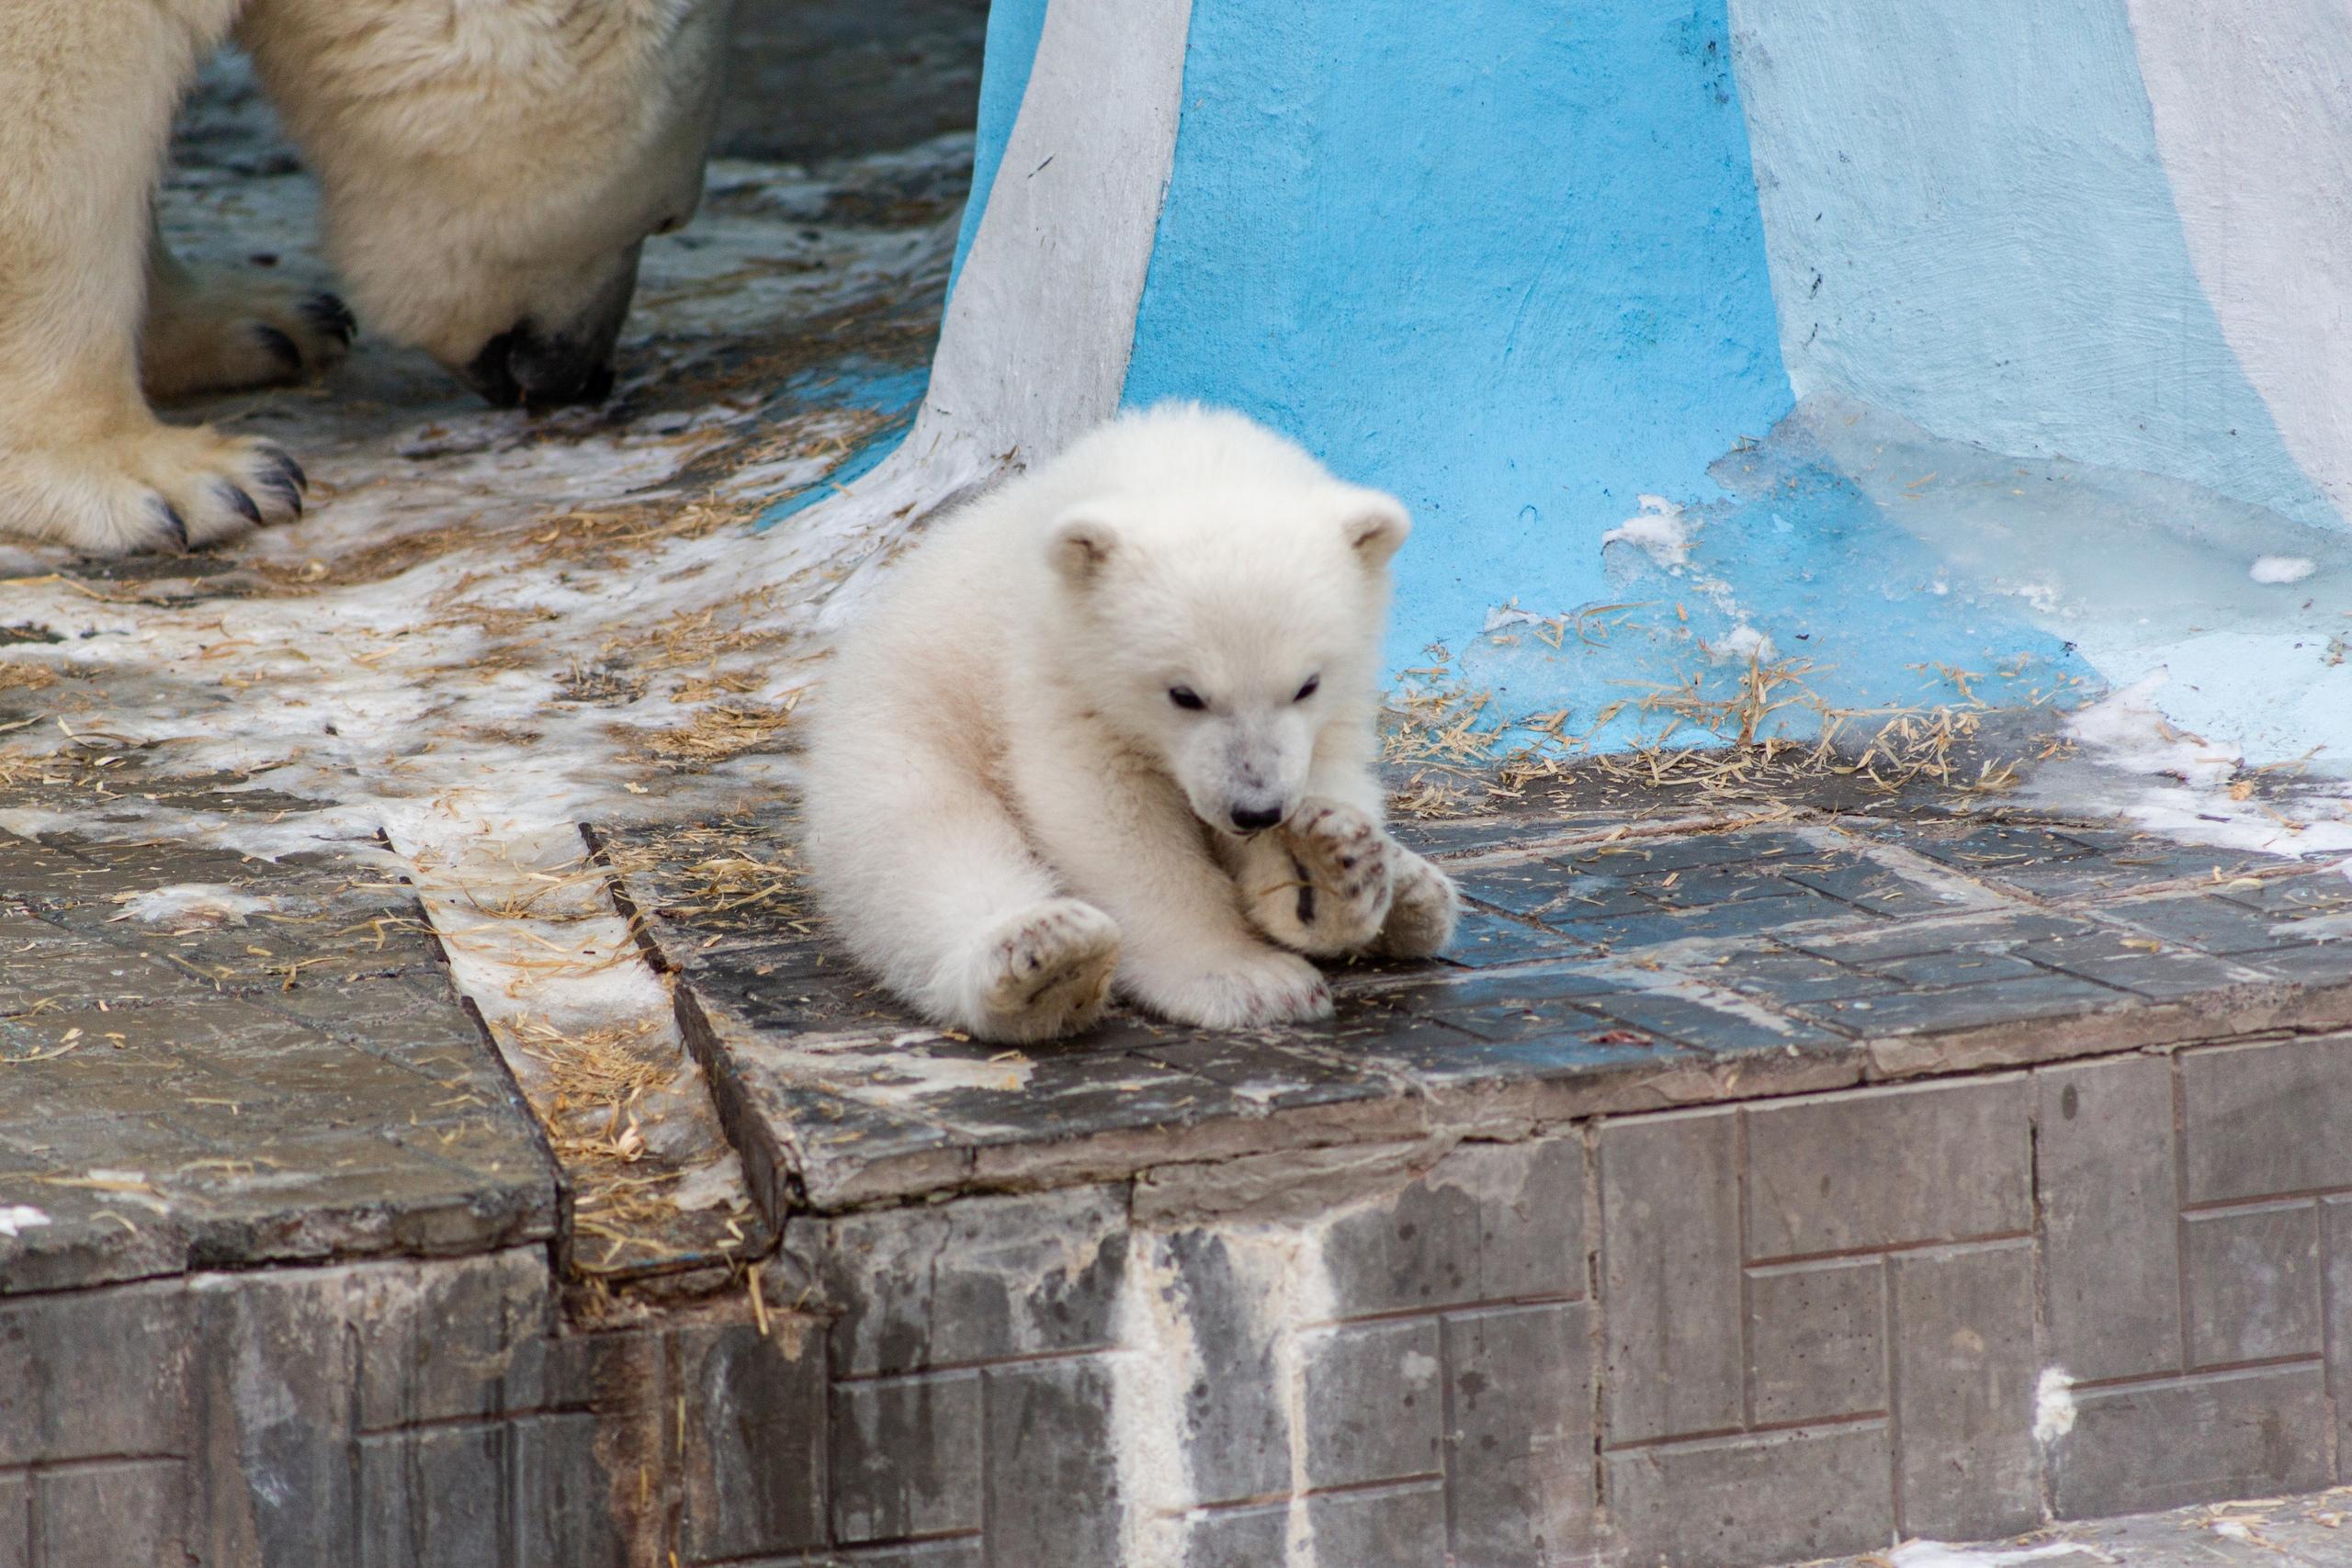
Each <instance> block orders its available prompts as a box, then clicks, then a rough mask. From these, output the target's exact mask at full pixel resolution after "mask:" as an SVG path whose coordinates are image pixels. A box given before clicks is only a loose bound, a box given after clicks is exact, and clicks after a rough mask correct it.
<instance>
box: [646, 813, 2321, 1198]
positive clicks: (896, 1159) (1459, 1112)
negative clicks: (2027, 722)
mask: <svg viewBox="0 0 2352 1568" xmlns="http://www.w3.org/2000/svg"><path fill="white" fill-rule="evenodd" d="M1792 804H1798V803H1792ZM1706 826H1707V825H1706V824H1705V823H1703V822H1700V821H1686V822H1684V823H1682V824H1680V825H1679V826H1678V825H1677V824H1675V823H1673V822H1671V821H1667V822H1659V821H1655V820H1654V821H1650V822H1646V823H1643V824H1640V825H1638V826H1636V827H1635V828H1634V829H1630V830H1629V829H1628V827H1627V826H1626V825H1625V823H1624V820H1623V818H1622V817H1609V816H1598V815H1588V814H1581V813H1578V812H1577V811H1576V810H1575V809H1574V808H1573V805H1572V801H1571V800H1570V799H1568V798H1555V799H1554V800H1552V801H1551V802H1549V803H1544V802H1538V803H1537V804H1536V805H1534V806H1533V807H1530V808H1524V809H1521V810H1519V811H1517V812H1514V813H1511V814H1510V815H1508V816H1500V817H1495V818H1485V819H1473V820H1468V821H1452V822H1434V823H1430V824H1426V825H1414V824H1407V825H1405V826H1404V827H1403V828H1402V829H1400V831H1401V834H1402V836H1403V837H1405V838H1406V839H1407V840H1408V841H1411V842H1413V843H1414V844H1415V845H1416V847H1418V848H1420V849H1422V850H1423V851H1425V852H1430V853H1431V854H1434V855H1438V856H1440V857H1441V858H1442V859H1443V860H1444V861H1445V863H1447V864H1448V866H1449V867H1450V868H1451V869H1452V870H1453V872H1454V873H1455V874H1456V875H1457V876H1458V877H1459V879H1460V881H1461V885H1462V887H1463V891H1464V894H1465V896H1466V897H1468V899H1469V900H1470V908H1469V912H1468V914H1467V916H1466V918H1465V919H1464V922H1463V928H1462V934H1461V938H1460V940H1459V942H1457V944H1456V947H1455V949H1454V951H1453V952H1452V953H1449V954H1447V955H1446V959H1445V961H1444V962H1443V963H1442V964H1430V965H1400V966H1382V965H1376V964H1366V965H1363V966H1359V967H1356V968H1353V969H1351V970H1349V971H1347V972H1345V973H1343V974H1342V975H1340V976H1339V980H1338V985H1337V987H1336V989H1337V992H1338V995H1339V998H1340V1010H1339V1015H1338V1017H1337V1018H1336V1019H1335V1020H1333V1021H1331V1022H1329V1024H1325V1025H1319V1026H1316V1027H1313V1028H1306V1029H1288V1030H1276V1031H1266V1032H1251V1033H1232V1034H1215V1033H1205V1032H1199V1031H1190V1030H1179V1029H1174V1028H1170V1027H1169V1026H1166V1025H1164V1024H1160V1023H1159V1022H1157V1021H1152V1020H1150V1019H1148V1018H1144V1017H1141V1016H1137V1015H1135V1014H1132V1013H1127V1014H1122V1015H1117V1016H1115V1017H1114V1020H1113V1021H1110V1022H1108V1023H1106V1024H1105V1025H1103V1027H1101V1028H1099V1029H1097V1030H1096V1031H1095V1032H1093V1033H1091V1035H1089V1036H1087V1037H1086V1038H1084V1039H1082V1040H1080V1041H1076V1042H1073V1043H1068V1044H1065V1045H1057V1046H1054V1047H1049V1048H1046V1049H1042V1050H1037V1051H1033V1052H1027V1053H1023V1052H1007V1051H999V1050H995V1049H992V1048H989V1047H986V1046H983V1045H979V1044H977V1043H970V1042H966V1041H962V1040H958V1039H955V1038H950V1037H946V1036H943V1035H941V1034H940V1033H938V1032H935V1031H930V1030H926V1029H923V1028H922V1026H921V1025H920V1023H919V1021H915V1020H913V1019H911V1018H910V1017H908V1016H906V1015H905V1014H903V1013H902V1012H900V1011H899V1010H897V1009H896V1008H895V1007H893V1006H892V1005H891V1004H890V1003H889V1002H888V999H887V998H883V997H882V996H880V995H879V994H878V993H877V992H876V990H875V988H874V987H872V986H871V984H870V983H868V982H867V981H866V980H865V977H864V976H861V975H860V974H858V973H857V971H856V970H855V969H854V967H853V966H852V965H850V964H848V963H846V962H845V960H844V959H843V957H842V955H841V954H840V953H838V952H835V951H833V950H831V948H830V947H829V946H828V945H827V943H826V942H825V940H824V938H823V936H822V934H821V932H820V931H819V929H818V927H817V925H816V923H815V921H814V919H813V917H812V916H811V914H810V912H809V910H808V908H806V906H805V903H804V902H803V900H802V898H801V897H800V895H799V893H798V891H797V887H796V886H795V885H794V884H793V881H792V872H791V869H790V868H791V865H792V862H793V851H792V845H791V830H790V827H789V824H788V823H786V822H784V821H781V820H779V819H777V818H774V817H766V818H760V819H755V820H744V821H736V822H721V823H716V824H708V825H705V826H702V827H699V828H695V829H689V830H688V831H687V832H686V833H685V834H684V836H683V837H682V838H680V839H679V840H676V844H675V847H672V845H671V842H670V840H668V838H667V837H666V836H665V835H664V834H663V833H662V831H660V830H653V831H650V832H645V833H621V834H616V835H614V836H612V838H611V840H610V841H611V844H612V845H613V847H614V849H615V851H616V852H617V853H618V854H619V855H620V856H621V858H622V859H623V861H624V862H625V863H628V864H630V865H632V866H634V867H636V868H637V869H636V870H634V871H633V872H632V874H629V875H628V876H626V877H624V879H623V881H624V885H625V886H626V888H627V896H628V897H630V898H632V899H633V900H634V901H635V902H636V904H637V905H638V907H639V908H641V909H642V910H644V911H645V912H646V914H647V915H648V917H649V919H647V921H646V924H645V927H644V931H645V934H646V939H647V941H648V943H649V953H650V954H651V955H652V957H653V958H654V960H655V962H656V963H657V964H661V965H662V966H663V967H664V968H666V969H669V970H671V971H673V972H675V973H678V974H680V975H682V976H683V977H684V980H685V986H684V988H683V989H682V990H681V992H680V996H681V998H683V999H682V1002H681V1007H682V1009H683V1010H685V1011H686V1013H687V1015H688V1018H687V1030H688V1035H689V1039H690V1040H694V1041H697V1042H699V1043H700V1045H701V1048H702V1051H703V1055H704V1059H705V1062H706V1065H707V1066H708V1068H709V1069H710V1071H711V1072H712V1073H713V1074H714V1076H715V1081H716V1082H717V1083H718V1086H719V1092H720V1095H721V1098H722V1103H723V1104H725V1105H726V1107H727V1113H728V1115H729V1118H730V1125H732V1126H734V1127H736V1128H737V1129H738V1131H739V1134H740V1135H741V1138H742V1140H743V1141H744V1143H745V1145H746V1146H747V1150H749V1151H751V1152H752V1154H753V1158H754V1161H755V1164H756V1165H757V1166H758V1168H761V1169H763V1170H765V1171H767V1172H769V1173H770V1175H769V1179H770V1180H771V1181H772V1182H774V1183H776V1184H777V1185H775V1186H773V1187H772V1188H771V1190H770V1191H769V1192H768V1194H767V1199H766V1201H767V1203H768V1205H769V1206H770V1208H771V1211H772V1212H780V1211H782V1210H784V1209H786V1208H788V1207H790V1206H793V1205H795V1204H797V1203H810V1204H814V1205H816V1206H817V1207H820V1208H831V1207H835V1206H838V1205H840V1204H842V1203H845V1202H856V1201H874V1200H879V1199H895V1198H906V1197H911V1196H919V1195H922V1194H923V1193H926V1192H931V1191H936V1190H943V1189H953V1188H955V1187H956V1186H958V1185H961V1184H992V1183H1001V1182H1004V1181H1011V1180H1023V1181H1036V1180H1046V1179H1069V1178H1082V1177H1086V1176H1092V1175H1101V1174H1105V1173H1110V1174H1123V1173H1125V1171H1126V1170H1127V1169H1128V1168H1131V1166H1132V1159H1131V1156H1128V1155H1127V1154H1126V1153H1125V1149H1126V1147H1127V1145H1128V1142H1129V1141H1130V1140H1131V1139H1132V1138H1133V1136H1134V1135H1136V1134H1140V1133H1144V1132H1147V1131H1148V1132H1149V1133H1150V1134H1152V1139H1153V1141H1152V1145H1151V1146H1152V1148H1153V1150H1154V1153H1155V1157H1159V1158H1181V1157H1187V1156H1188V1154H1190V1153H1192V1152H1193V1151H1195V1150H1197V1151H1198V1153H1200V1154H1203V1155H1206V1154H1212V1153H1215V1152H1216V1151H1217V1150H1218V1149H1220V1148H1227V1147H1237V1146H1245V1145H1246V1146H1247V1147H1249V1148H1250V1149H1252V1150H1264V1149H1268V1148H1278V1147H1283V1146H1285V1145H1327V1144H1330V1143H1334V1142H1344V1141H1348V1140H1351V1139H1356V1138H1362V1139H1367V1140H1372V1139H1379V1138H1388V1137H1397V1136H1405V1135H1419V1134H1426V1133H1429V1132H1430V1131H1432V1130H1435V1129H1437V1128H1439V1127H1451V1128H1452V1129H1453V1130H1455V1131H1456V1132H1459V1133H1464V1134H1476V1132H1479V1131H1481V1130H1487V1129H1492V1128H1497V1127H1504V1126H1509V1125H1510V1124H1512V1123H1513V1122H1529V1121H1553V1120H1562V1119H1566V1118H1569V1117H1575V1116H1583V1115H1590V1114H1595V1113H1601V1112H1608V1111H1631V1110H1647V1109H1657V1108H1662V1107H1666V1106H1671V1105H1680V1104H1702V1103H1707V1102H1710V1101H1716V1100H1732V1099H1740V1098H1751V1097H1756V1096H1761V1095H1767V1094H1785V1093H1793V1092H1801V1091H1811V1090H1821V1089H1835V1088H1840V1087H1844V1086H1848V1085H1853V1084H1860V1083H1865V1082H1883V1081H1892V1080H1895V1079H1900V1078H1904V1077H1912V1076H1916V1075H1920V1074H1926V1073H1949V1072H1952V1071H1956V1070H1968V1069H1977V1068H1986V1067H1994V1066H2019V1065H2025V1064H2030V1063H2034V1062H2040V1061H2047V1060H2052V1059H2056V1058H2060V1057H2064V1056H2073V1055H2086V1054H2090V1053H2097V1052H2112V1051H2120V1050H2128V1049H2137V1048H2147V1047H2155V1046H2164V1045H2168V1044H2173V1043H2180V1042H2184V1041H2190V1040H2198V1039H2211V1038H2215V1037H2219V1036H2224V1035H2236V1034H2247V1033H2252V1032H2259V1031H2267V1030H2285V1029H2309V1028H2324V1027H2328V1026H2332V1025H2340V1024H2342V1023H2343V1022H2345V1021H2346V1020H2352V943H2347V942H2345V941H2343V940H2341V939H2344V938H2346V937H2352V877H2347V876H2346V874H2345V873H2344V872H2343V871H2342V870H2341V869H2340V867H2339V865H2338V864H2337V863H2335V861H2333V860H2321V861H2317V862H2313V863H2298V862H2295V861H2291V860H2283V861H2282V860H2280V859H2278V858H2276V857H2273V856H2265V855H2257V854H2252V853H2244V852H2231V851H2212V850H2205V849H2198V848H2194V847H2189V846H2185V845H2180V844H2174V843H2166V842H2163V841H2159V840H2154V839H2150V838H2147V837H2143V836H2142V835H2138V834H2135V833H2132V832H2131V831H2129V830H2126V829H2118V828H2114V827H2099V826H2090V825H2081V824H2073V825H2070V824H2064V823H2054V822H2035V821H1999V820H1996V821H1979V820H1975V819H1972V818H1951V817H1949V816H1944V815H1940V814H1934V813H1928V814H1921V815H1917V816H1911V817H1894V818H1888V817H1884V816H1866V815H1860V814H1854V813H1840V812H1815V811H1807V812H1805V813H1804V814H1803V819H1797V820H1786V821H1775V822H1770V823H1764V824H1758V825H1754V826H1737V825H1733V826H1728V827H1724V826H1720V825H1719V826H1717V827H1715V828H1713V829H1711V830H1701V829H1705V828H1706ZM729 862H733V863H738V864H750V865H758V866H766V867H771V868H773V870H772V871H771V872H770V874H769V886H768V887H767V888H766V889H765V893H764V896H763V897H761V898H759V899H758V900H756V901H752V902H739V903H738V904H737V905H736V907H735V908H732V909H731V910H729V911H728V912H727V913H725V914H712V913H707V912H704V908H703V905H702V904H700V903H697V902H696V900H695V898H694V897H692V889H691V887H690V886H686V885H688V884H691V882H692V880H693V877H692V874H691V873H690V872H689V871H688V869H687V867H688V865H689V863H703V864H706V865H707V864H713V863H729ZM1243 1128H1246V1132H1245V1133H1241V1134H1237V1132H1236V1129H1243Z"/></svg>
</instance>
